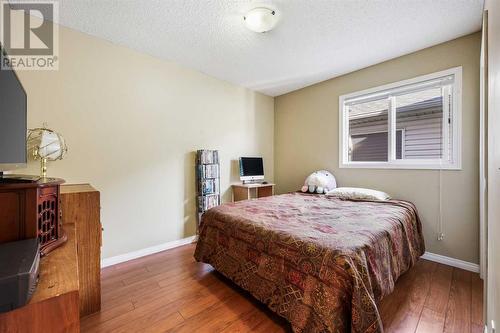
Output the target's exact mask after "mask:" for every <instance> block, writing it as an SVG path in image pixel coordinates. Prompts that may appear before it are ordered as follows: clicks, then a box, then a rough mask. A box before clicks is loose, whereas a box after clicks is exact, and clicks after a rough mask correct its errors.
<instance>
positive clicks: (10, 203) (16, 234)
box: [0, 192, 22, 243]
mask: <svg viewBox="0 0 500 333" xmlns="http://www.w3.org/2000/svg"><path fill="white" fill-rule="evenodd" d="M21 198H22V193H21V192H0V243H6V242H12V241H15V240H18V239H20V238H21V232H22V230H21V225H20V224H21V220H22V209H21V208H22V207H21V206H22V205H21V200H22V199H21Z"/></svg>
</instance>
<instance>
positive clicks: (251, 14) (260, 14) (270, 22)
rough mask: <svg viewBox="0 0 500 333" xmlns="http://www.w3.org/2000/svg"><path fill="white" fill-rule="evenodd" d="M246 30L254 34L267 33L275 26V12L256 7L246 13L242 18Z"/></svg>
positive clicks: (276, 19) (276, 20)
mask: <svg viewBox="0 0 500 333" xmlns="http://www.w3.org/2000/svg"><path fill="white" fill-rule="evenodd" d="M243 20H245V25H246V27H247V28H248V29H250V30H252V31H255V32H268V31H270V30H272V29H273V28H274V27H275V26H276V22H278V18H277V17H276V12H275V11H274V10H272V9H269V8H265V7H258V8H254V9H251V10H249V11H248V13H246V14H245V16H243Z"/></svg>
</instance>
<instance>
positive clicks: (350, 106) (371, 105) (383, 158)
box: [339, 67, 462, 169]
mask: <svg viewBox="0 0 500 333" xmlns="http://www.w3.org/2000/svg"><path fill="white" fill-rule="evenodd" d="M461 85H462V68H461V67H457V68H452V69H449V70H446V71H442V72H439V73H434V74H430V75H424V76H421V77H417V78H414V79H410V80H405V81H401V82H397V83H392V84H388V85H385V86H382V87H377V88H373V89H368V90H364V91H360V92H356V93H352V94H348V95H343V96H340V101H339V102H340V105H339V107H340V122H339V124H340V129H339V132H340V167H341V168H342V167H345V168H401V169H460V168H461V154H460V150H461V147H460V145H461V140H460V138H461V136H460V126H461Z"/></svg>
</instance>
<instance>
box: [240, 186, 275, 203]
mask: <svg viewBox="0 0 500 333" xmlns="http://www.w3.org/2000/svg"><path fill="white" fill-rule="evenodd" d="M232 187H233V201H241V200H248V199H257V198H263V197H268V196H271V195H274V184H237V185H233V186H232Z"/></svg>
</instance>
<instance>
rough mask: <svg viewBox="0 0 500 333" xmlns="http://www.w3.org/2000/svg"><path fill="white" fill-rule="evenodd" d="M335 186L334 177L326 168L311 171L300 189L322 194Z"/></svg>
mask: <svg viewBox="0 0 500 333" xmlns="http://www.w3.org/2000/svg"><path fill="white" fill-rule="evenodd" d="M335 188H337V181H336V180H335V177H334V176H333V175H332V174H331V173H330V172H328V171H326V170H319V171H316V172H313V173H312V174H310V175H309V177H307V178H306V181H305V182H304V186H302V189H301V191H302V192H309V193H319V194H322V193H326V192H328V191H330V190H333V189H335Z"/></svg>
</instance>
